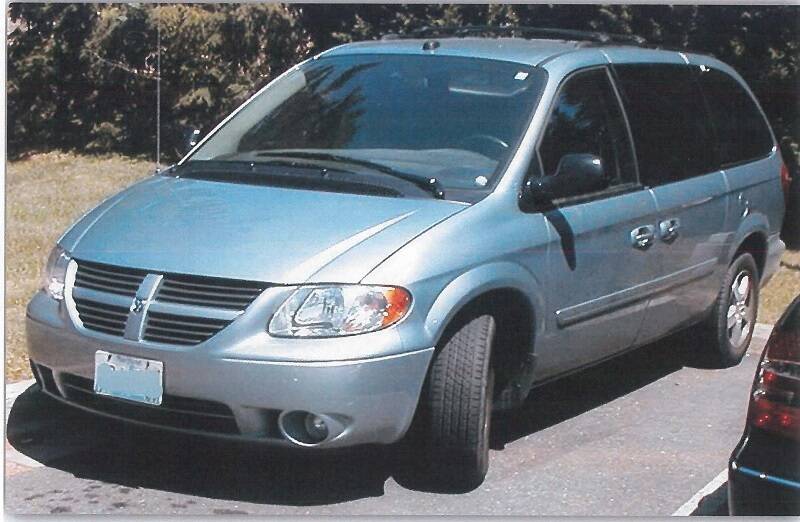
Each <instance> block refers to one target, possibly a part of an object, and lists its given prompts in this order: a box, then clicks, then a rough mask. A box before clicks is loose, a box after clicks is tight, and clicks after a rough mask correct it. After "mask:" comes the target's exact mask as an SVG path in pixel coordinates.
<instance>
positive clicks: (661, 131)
mask: <svg viewBox="0 0 800 522" xmlns="http://www.w3.org/2000/svg"><path fill="white" fill-rule="evenodd" d="M614 70H615V72H616V74H617V77H618V79H619V85H620V88H621V90H622V93H623V98H624V100H625V108H626V111H627V115H628V120H629V122H630V126H631V131H632V132H633V143H634V146H635V147H636V156H637V159H638V161H639V176H640V180H641V182H642V184H644V185H647V186H657V185H663V184H664V183H670V182H673V181H680V180H682V179H687V178H690V177H693V176H699V175H701V174H705V173H708V172H712V171H714V170H717V168H716V163H717V162H716V158H715V148H714V144H713V139H712V136H713V133H712V128H711V125H710V123H709V122H708V118H707V116H706V108H705V105H704V103H703V96H702V94H701V92H700V89H699V88H698V85H697V81H696V80H695V79H694V78H693V74H692V71H691V69H690V68H689V67H687V66H685V65H678V64H675V65H673V64H630V65H617V66H615V67H614Z"/></svg>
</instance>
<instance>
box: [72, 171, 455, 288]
mask: <svg viewBox="0 0 800 522" xmlns="http://www.w3.org/2000/svg"><path fill="white" fill-rule="evenodd" d="M463 208H465V206H464V205H463V204H461V203H454V202H448V201H442V200H434V199H430V200H425V199H414V198H388V197H374V196H363V195H355V194H340V193H332V192H318V191H309V190H296V189H286V188H278V187H269V186H253V185H241V184H232V183H219V182H213V181H203V180H194V179H178V178H171V177H162V176H155V177H153V178H150V179H147V180H145V181H143V182H141V183H138V184H136V185H134V186H132V187H130V188H128V189H127V190H125V191H123V192H121V193H119V194H117V195H116V196H114V197H112V198H110V199H108V200H107V201H105V202H104V203H102V204H101V205H100V206H98V207H97V208H96V209H94V210H93V211H91V212H89V213H88V214H86V215H85V216H84V217H83V218H82V219H81V220H79V221H78V222H77V223H76V224H75V225H74V226H73V228H72V229H70V231H69V232H67V233H66V234H65V235H64V237H63V238H62V239H61V241H60V243H61V245H62V246H63V247H64V248H66V249H67V250H69V251H71V252H72V255H73V256H74V257H75V258H77V259H85V260H91V261H96V262H100V263H108V264H113V265H121V266H127V267H135V268H143V269H148V270H152V271H158V272H173V273H185V274H195V275H207V276H216V277H227V278H235V279H249V280H255V281H267V282H272V283H283V284H293V283H303V282H309V281H311V282H313V281H315V279H314V276H315V274H317V273H318V272H320V271H321V270H322V269H323V268H324V267H325V266H326V265H329V264H330V263H331V262H332V261H334V260H335V259H339V258H341V257H342V256H344V255H345V254H346V253H347V252H350V251H353V249H354V248H355V247H357V246H358V247H359V248H358V249H356V250H355V251H354V252H357V255H353V257H354V259H352V260H348V262H347V263H344V265H346V267H347V268H346V269H344V270H341V274H337V273H336V270H334V271H333V273H331V270H326V271H324V272H325V273H324V276H325V278H326V279H325V282H341V283H356V282H358V281H359V280H360V279H361V278H363V277H364V276H365V275H366V274H367V273H368V272H369V271H370V270H371V269H372V268H374V267H375V266H377V265H378V264H379V263H380V262H381V261H383V260H384V259H386V258H387V257H388V256H389V255H391V254H392V253H393V252H395V251H396V250H397V249H399V248H400V247H402V246H403V245H404V244H406V243H407V242H408V241H410V240H411V239H413V238H414V237H416V236H417V235H419V234H420V233H422V232H424V231H425V230H427V229H428V228H430V227H431V226H433V225H435V224H436V223H438V222H440V221H442V220H443V219H446V218H447V217H449V216H451V215H453V214H455V213H456V212H458V211H459V210H461V209H463ZM365 244H368V245H369V247H368V248H365ZM340 264H341V263H339V264H337V266H339V265H340ZM318 282H323V281H321V280H320V281H318Z"/></svg>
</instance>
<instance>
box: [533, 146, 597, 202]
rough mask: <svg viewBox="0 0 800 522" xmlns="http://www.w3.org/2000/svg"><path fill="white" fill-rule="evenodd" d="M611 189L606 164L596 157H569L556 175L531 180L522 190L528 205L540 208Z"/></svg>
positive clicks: (563, 160) (580, 155) (583, 154)
mask: <svg viewBox="0 0 800 522" xmlns="http://www.w3.org/2000/svg"><path fill="white" fill-rule="evenodd" d="M606 187H608V179H607V178H606V173H605V169H604V167H603V160H602V159H601V158H600V157H599V156H595V155H594V154H585V153H580V154H565V155H564V156H563V157H562V158H561V160H560V161H559V162H558V166H557V167H556V173H555V174H553V175H552V176H544V177H541V178H532V177H531V178H528V180H527V181H526V182H525V186H524V187H523V189H522V197H523V199H524V200H525V201H527V202H529V203H532V204H533V205H536V206H542V205H549V204H552V202H553V200H554V199H560V198H566V197H569V196H579V195H581V194H588V193H591V192H597V191H599V190H603V189H604V188H606Z"/></svg>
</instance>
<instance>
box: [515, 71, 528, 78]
mask: <svg viewBox="0 0 800 522" xmlns="http://www.w3.org/2000/svg"><path fill="white" fill-rule="evenodd" d="M527 77H528V73H526V72H525V71H520V72H518V73H517V74H516V75H515V76H514V79H515V80H524V79H525V78H527Z"/></svg>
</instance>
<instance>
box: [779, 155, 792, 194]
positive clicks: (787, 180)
mask: <svg viewBox="0 0 800 522" xmlns="http://www.w3.org/2000/svg"><path fill="white" fill-rule="evenodd" d="M791 184H792V177H791V176H790V175H789V167H787V166H786V163H783V162H781V187H783V194H784V196H787V197H788V196H789V187H790V186H791Z"/></svg>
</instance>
